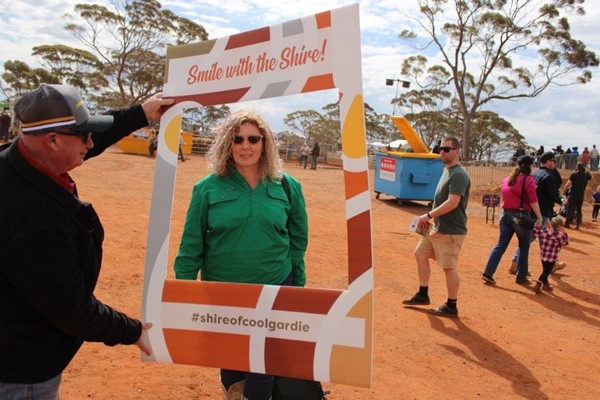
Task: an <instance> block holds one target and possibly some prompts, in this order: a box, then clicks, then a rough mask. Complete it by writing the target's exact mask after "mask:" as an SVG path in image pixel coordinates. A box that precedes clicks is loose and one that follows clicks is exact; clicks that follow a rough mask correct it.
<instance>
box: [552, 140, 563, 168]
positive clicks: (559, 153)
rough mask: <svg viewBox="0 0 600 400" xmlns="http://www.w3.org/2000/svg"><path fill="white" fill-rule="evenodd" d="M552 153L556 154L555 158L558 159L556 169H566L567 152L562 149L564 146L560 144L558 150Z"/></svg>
mask: <svg viewBox="0 0 600 400" xmlns="http://www.w3.org/2000/svg"><path fill="white" fill-rule="evenodd" d="M552 151H553V152H554V156H555V157H556V167H555V168H556V169H562V168H564V162H565V157H564V153H565V150H564V149H563V148H562V144H559V145H558V146H556V148H555V149H552Z"/></svg>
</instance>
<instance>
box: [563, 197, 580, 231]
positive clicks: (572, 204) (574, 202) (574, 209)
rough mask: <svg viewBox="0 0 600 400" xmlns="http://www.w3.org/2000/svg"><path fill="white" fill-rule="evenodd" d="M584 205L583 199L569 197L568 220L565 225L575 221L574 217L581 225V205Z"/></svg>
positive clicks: (577, 223)
mask: <svg viewBox="0 0 600 400" xmlns="http://www.w3.org/2000/svg"><path fill="white" fill-rule="evenodd" d="M582 205H583V199H573V198H569V202H568V203H567V220H566V221H565V225H570V224H572V223H573V219H575V221H576V225H577V226H579V225H581V206H582Z"/></svg>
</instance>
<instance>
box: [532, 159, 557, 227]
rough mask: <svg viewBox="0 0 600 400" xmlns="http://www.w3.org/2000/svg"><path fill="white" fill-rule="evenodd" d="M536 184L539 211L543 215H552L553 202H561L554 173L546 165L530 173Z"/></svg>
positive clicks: (548, 216)
mask: <svg viewBox="0 0 600 400" xmlns="http://www.w3.org/2000/svg"><path fill="white" fill-rule="evenodd" d="M531 176H532V177H533V179H535V183H536V184H537V197H538V204H539V206H540V212H541V213H542V215H543V216H544V217H547V218H552V217H554V204H555V203H556V204H561V203H562V200H561V198H560V192H559V191H558V187H559V185H558V184H557V182H556V176H555V173H554V172H553V171H552V170H549V169H548V168H546V167H540V168H539V169H537V170H535V171H533V173H532V174H531Z"/></svg>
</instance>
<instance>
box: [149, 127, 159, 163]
mask: <svg viewBox="0 0 600 400" xmlns="http://www.w3.org/2000/svg"><path fill="white" fill-rule="evenodd" d="M157 149H158V131H157V130H155V129H152V133H151V134H150V138H148V155H149V156H150V157H154V155H155V154H156V150H157Z"/></svg>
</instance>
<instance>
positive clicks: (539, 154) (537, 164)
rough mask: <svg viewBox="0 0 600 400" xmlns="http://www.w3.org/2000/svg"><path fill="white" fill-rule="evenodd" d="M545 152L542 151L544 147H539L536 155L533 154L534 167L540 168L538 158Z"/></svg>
mask: <svg viewBox="0 0 600 400" xmlns="http://www.w3.org/2000/svg"><path fill="white" fill-rule="evenodd" d="M545 152H546V151H545V150H544V146H541V145H540V147H539V148H538V149H537V151H536V153H535V166H536V167H538V168H539V166H540V157H542V154H544V153H545Z"/></svg>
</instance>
